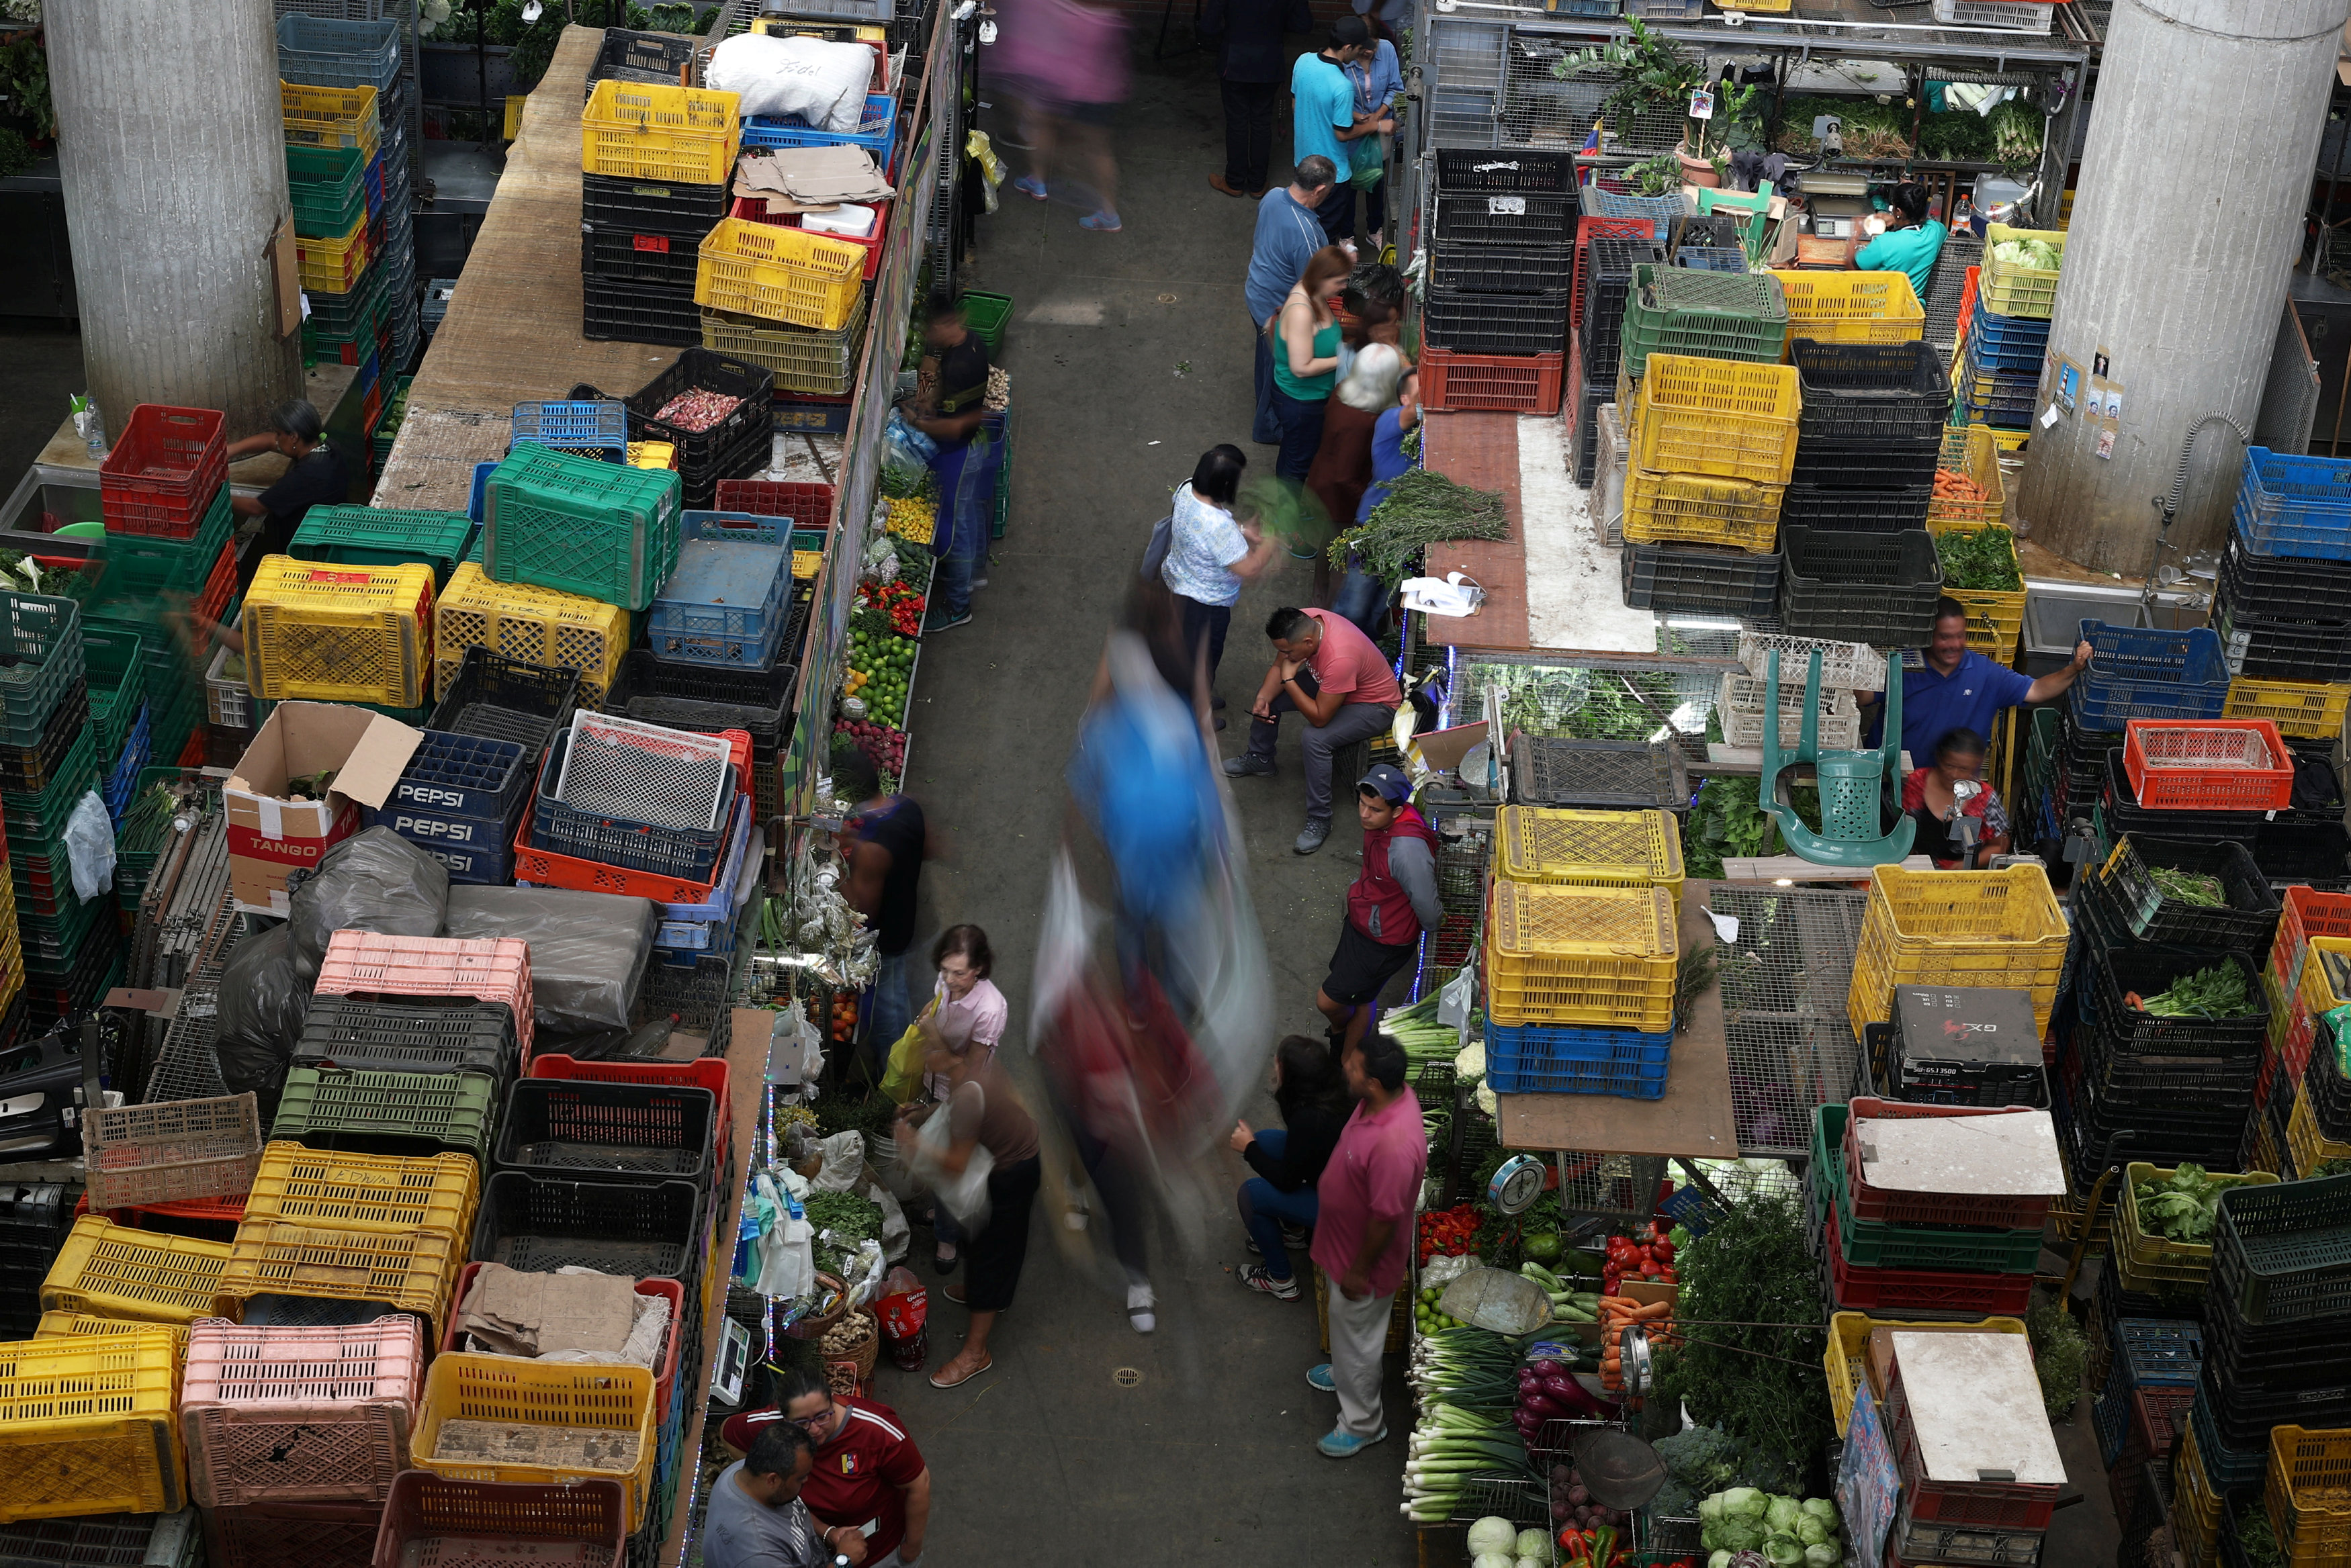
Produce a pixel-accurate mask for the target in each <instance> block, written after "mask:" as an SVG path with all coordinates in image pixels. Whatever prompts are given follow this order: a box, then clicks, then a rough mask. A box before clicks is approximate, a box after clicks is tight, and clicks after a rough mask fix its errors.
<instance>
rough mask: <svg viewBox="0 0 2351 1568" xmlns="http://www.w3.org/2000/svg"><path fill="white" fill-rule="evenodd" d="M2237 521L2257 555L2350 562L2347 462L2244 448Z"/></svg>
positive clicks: (2350, 500) (2350, 490) (2350, 471)
mask: <svg viewBox="0 0 2351 1568" xmlns="http://www.w3.org/2000/svg"><path fill="white" fill-rule="evenodd" d="M2236 523H2237V532H2238V534H2239V535H2241V536H2242V537H2243V539H2244V542H2245V548H2247V549H2249V550H2251V551H2252V552H2253V553H2254V554H2255V555H2259V556H2301V557H2304V558H2305V559H2308V560H2314V561H2351V462H2345V461H2344V460H2342V459H2340V458H2332V457H2289V456H2287V455H2286V454H2285V453H2283V452H2272V451H2271V450H2270V449H2269V448H2267V447H2265V446H2256V447H2249V448H2247V449H2246V452H2245V469H2244V473H2243V475H2242V477H2241V478H2240V479H2239V480H2238V482H2237V512H2236Z"/></svg>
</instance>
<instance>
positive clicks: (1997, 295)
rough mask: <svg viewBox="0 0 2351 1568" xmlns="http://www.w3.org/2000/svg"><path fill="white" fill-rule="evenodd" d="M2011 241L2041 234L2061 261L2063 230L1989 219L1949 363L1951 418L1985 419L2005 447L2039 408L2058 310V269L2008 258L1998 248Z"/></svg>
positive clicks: (2015, 441)
mask: <svg viewBox="0 0 2351 1568" xmlns="http://www.w3.org/2000/svg"><path fill="white" fill-rule="evenodd" d="M2010 240H2041V241H2043V242H2045V243H2047V244H2049V245H2050V246H2051V247H2052V248H2053V249H2054V250H2055V251H2056V252H2057V255H2058V260H2059V262H2060V264H2061V265H2062V264H2063V262H2064V253H2065V235H2064V231H2063V230H2059V229H2019V228H2011V227H2010V226H2009V225H2008V224H2006V223H1993V224H1991V226H1990V228H1988V229H1987V230H1986V231H1985V234H1984V252H1983V262H1982V265H1980V266H1978V267H1970V268H1969V269H1968V270H1969V271H1970V274H1972V275H1973V276H1974V279H1975V288H1974V291H1973V294H1972V296H1964V295H1963V296H1962V298H1961V300H1960V304H1959V351H1958V353H1957V354H1956V355H1955V356H1954V357H1953V360H1952V364H1951V391H1952V410H1951V422H1952V423H1954V424H1965V425H1982V426H1984V427H1986V428H1987V429H1989V430H1991V431H1994V432H1995V439H1997V440H1998V441H1999V442H2000V444H2001V447H2002V448H2003V449H2006V450H2013V449H2015V448H2016V447H2019V446H2022V445H2023V444H2024V440H2025V437H2026V436H2027V435H2029V434H2030V433H2031V426H2032V420H2033V417H2034V416H2035V415H2037V414H2038V413H2039V412H2040V411H2041V410H2040V407H2039V401H2038V389H2039V388H2040V385H2041V369H2042V359H2043V355H2044V353H2045V352H2046V350H2047V348H2048V344H2049V320H2050V317H2052V316H2053V315H2054V314H2055V313H2056V308H2057V280H2058V276H2059V272H2060V268H2058V267H2034V266H2027V265H2021V264H2018V263H2012V262H2003V261H2002V260H2001V256H2000V247H2001V245H2002V244H2005V243H2006V242H2008V241H2010ZM2085 390H2086V389H2085Z"/></svg>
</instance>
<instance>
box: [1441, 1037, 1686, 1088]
mask: <svg viewBox="0 0 2351 1568" xmlns="http://www.w3.org/2000/svg"><path fill="white" fill-rule="evenodd" d="M1673 1046H1674V1035H1673V1031H1671V1030H1670V1029H1669V1030H1667V1031H1666V1032H1664V1033H1658V1034H1650V1033H1644V1032H1642V1031H1640V1030H1635V1029H1564V1028H1550V1027H1545V1026H1541V1025H1534V1024H1529V1025H1522V1026H1520V1027H1515V1028H1514V1027H1510V1026H1507V1025H1504V1024H1499V1023H1495V1022H1494V1021H1493V1020H1492V1019H1491V1018H1488V1019H1487V1020H1486V1082H1487V1085H1488V1086H1489V1087H1490V1088H1492V1089H1493V1091H1494V1092H1495V1093H1496V1094H1498V1095H1536V1094H1541V1095H1615V1096H1621V1097H1623V1098H1625V1099H1633V1100H1654V1099H1657V1098H1659V1097H1661V1096H1663V1095H1664V1094H1665V1092H1666V1075H1667V1068H1668V1066H1669V1058H1670V1057H1671V1055H1672V1053H1673Z"/></svg>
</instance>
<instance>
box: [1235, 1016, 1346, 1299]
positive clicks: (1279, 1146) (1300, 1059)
mask: <svg viewBox="0 0 2351 1568" xmlns="http://www.w3.org/2000/svg"><path fill="white" fill-rule="evenodd" d="M1273 1103H1274V1106H1276V1108H1278V1109H1279V1110H1280V1112H1281V1127H1280V1129H1276V1128H1273V1127H1250V1126H1249V1123H1247V1122H1237V1123H1235V1124H1234V1125H1233V1136H1232V1137H1231V1138H1229V1139H1228V1143H1229V1144H1230V1146H1231V1147H1232V1148H1233V1149H1234V1151H1235V1152H1236V1153H1238V1155H1239V1156H1240V1157H1241V1158H1243V1159H1245V1160H1247V1161H1249V1168H1250V1169H1251V1170H1253V1171H1255V1172H1257V1174H1256V1175H1254V1176H1252V1177H1250V1178H1249V1179H1248V1180H1247V1181H1244V1182H1242V1183H1241V1186H1240V1192H1239V1194H1238V1199H1239V1203H1240V1210H1241V1224H1242V1225H1243V1226H1245V1227H1246V1228H1247V1229H1248V1231H1249V1251H1252V1252H1255V1253H1257V1254H1258V1255H1259V1256H1260V1257H1262V1258H1263V1259H1264V1260H1265V1262H1262V1263H1244V1264H1242V1265H1241V1272H1240V1282H1241V1283H1243V1284H1245V1285H1247V1286H1249V1289H1251V1290H1253V1291H1263V1292H1264V1293H1266V1294H1268V1295H1270V1296H1271V1297H1273V1298H1274V1299H1275V1300H1277V1301H1285V1302H1294V1301H1296V1300H1297V1299H1298V1296H1299V1291H1298V1279H1297V1276H1296V1275H1294V1274H1292V1273H1291V1272H1290V1248H1292V1247H1302V1246H1304V1245H1305V1244H1306V1240H1307V1237H1308V1235H1309V1233H1310V1232H1311V1231H1313V1229H1314V1216H1315V1213H1316V1210H1317V1199H1316V1197H1315V1193H1314V1184H1315V1183H1316V1182H1317V1181H1320V1180H1321V1179H1322V1168H1323V1167H1324V1166H1326V1165H1328V1164H1329V1163H1330V1162H1331V1151H1332V1149H1333V1148H1335V1147H1338V1143H1339V1129H1340V1128H1342V1127H1345V1126H1346V1124H1347V1114H1348V1112H1349V1111H1350V1110H1352V1109H1353V1106H1352V1105H1351V1104H1350V1103H1349V1099H1348V1095H1347V1085H1346V1080H1345V1079H1344V1078H1343V1077H1342V1076H1341V1075H1340V1071H1339V1068H1338V1065H1337V1064H1336V1063H1335V1062H1333V1061H1332V1056H1331V1053H1330V1051H1329V1050H1328V1049H1327V1048H1326V1047H1324V1046H1322V1045H1321V1044H1317V1043H1316V1042H1314V1041H1312V1040H1309V1039H1308V1038H1307V1037H1306V1036H1305V1035H1303V1034H1290V1035H1285V1036H1284V1037H1283V1038H1282V1042H1281V1044H1279V1045H1277V1046H1275V1047H1274V1049H1273Z"/></svg>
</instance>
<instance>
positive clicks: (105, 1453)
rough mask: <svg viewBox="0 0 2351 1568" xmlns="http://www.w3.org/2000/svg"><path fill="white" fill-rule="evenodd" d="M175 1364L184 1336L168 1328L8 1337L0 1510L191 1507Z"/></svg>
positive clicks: (1, 1395)
mask: <svg viewBox="0 0 2351 1568" xmlns="http://www.w3.org/2000/svg"><path fill="white" fill-rule="evenodd" d="M178 1371H179V1349H178V1346H177V1345H175V1344H174V1342H173V1339H172V1335H171V1334H168V1333H165V1332H162V1330H154V1331H152V1332H142V1333H131V1334H100V1335H92V1336H90V1337H88V1338H75V1339H35V1340H27V1341H24V1342H21V1343H18V1344H14V1345H8V1346H7V1347H6V1355H5V1357H0V1515H5V1517H6V1518H8V1519H9V1520H11V1521H26V1520H35V1519H63V1518H72V1517H74V1516H76V1515H82V1514H89V1513H93V1512H95V1513H172V1512H176V1511H179V1510H180V1509H183V1508H184V1507H186V1506H187V1503H188V1499H187V1496H186V1492H185V1489H184V1488H183V1484H182V1480H181V1477H182V1474H183V1466H184V1459H183V1451H182V1449H181V1439H180V1431H179V1425H178V1423H177V1421H176V1420H175V1419H174V1418H173V1416H174V1411H173V1408H172V1407H173V1384H174V1381H175V1378H176V1376H177V1374H178ZM12 1556H13V1554H12Z"/></svg>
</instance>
